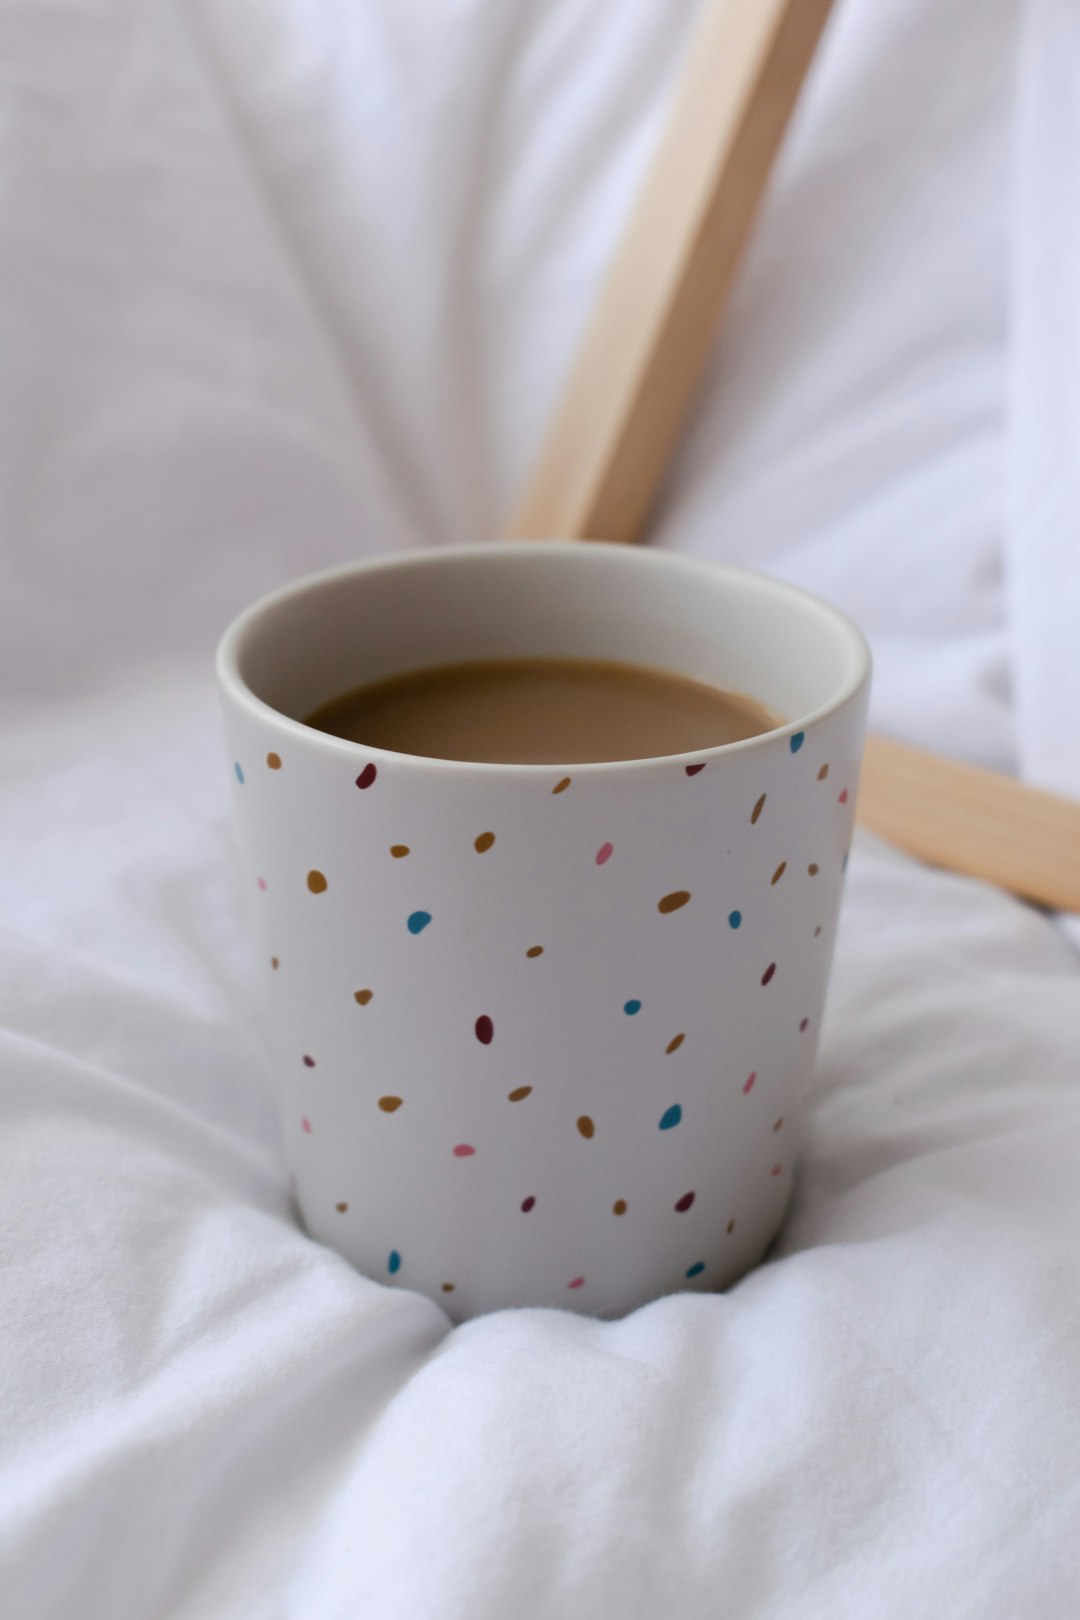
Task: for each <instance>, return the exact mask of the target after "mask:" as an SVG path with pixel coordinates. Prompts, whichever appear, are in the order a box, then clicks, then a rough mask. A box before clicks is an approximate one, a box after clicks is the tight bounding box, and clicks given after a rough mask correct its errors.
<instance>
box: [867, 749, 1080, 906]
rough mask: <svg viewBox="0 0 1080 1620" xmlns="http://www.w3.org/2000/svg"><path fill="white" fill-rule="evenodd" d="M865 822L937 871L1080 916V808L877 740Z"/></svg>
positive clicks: (869, 757)
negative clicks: (960, 875) (991, 885)
mask: <svg viewBox="0 0 1080 1620" xmlns="http://www.w3.org/2000/svg"><path fill="white" fill-rule="evenodd" d="M858 819H859V821H860V822H861V823H862V824H863V825H864V826H866V827H869V828H870V829H871V830H872V831H873V832H876V833H880V834H881V836H882V837H883V838H887V839H889V840H890V841H891V842H892V843H894V844H897V845H899V847H900V848H901V849H905V850H907V851H908V852H909V853H910V854H912V855H917V856H919V857H920V859H922V860H924V861H929V862H930V863H931V864H932V865H935V866H946V867H950V868H951V869H952V870H953V871H956V872H966V873H968V874H969V876H971V877H978V878H985V879H986V880H987V882H989V883H996V884H997V885H998V886H999V887H1000V888H1003V889H1011V890H1012V891H1013V892H1014V893H1015V894H1019V895H1023V896H1024V898H1025V899H1027V900H1035V901H1037V902H1038V903H1039V904H1040V905H1044V906H1054V907H1059V908H1060V909H1062V910H1065V911H1080V804H1078V803H1077V802H1076V801H1075V800H1072V799H1066V798H1061V797H1059V796H1058V795H1057V794H1056V793H1044V792H1042V791H1041V790H1040V789H1038V788H1032V787H1027V786H1026V785H1024V784H1023V783H1020V782H1016V781H1014V780H1013V779H1012V777H1008V776H1002V775H1000V774H999V773H998V772H996V771H986V770H980V769H979V768H978V767H976V766H974V765H963V764H960V763H959V762H958V761H957V760H951V759H943V758H942V757H941V756H940V755H938V754H930V753H927V752H925V751H924V750H923V749H921V748H912V747H910V746H908V745H907V744H906V743H898V742H893V741H892V740H891V739H889V738H887V737H877V736H874V737H871V738H870V739H869V740H868V742H867V745H866V757H865V760H864V762H863V771H862V782H861V785H860V788H859V803H858Z"/></svg>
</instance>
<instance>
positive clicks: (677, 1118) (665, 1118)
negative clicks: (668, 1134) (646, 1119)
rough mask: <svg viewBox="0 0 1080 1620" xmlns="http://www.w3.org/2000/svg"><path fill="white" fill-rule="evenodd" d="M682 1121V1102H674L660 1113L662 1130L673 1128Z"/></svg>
mask: <svg viewBox="0 0 1080 1620" xmlns="http://www.w3.org/2000/svg"><path fill="white" fill-rule="evenodd" d="M681 1123H682V1106H681V1104H680V1103H672V1105H671V1107H670V1108H665V1110H664V1112H663V1113H662V1114H661V1115H660V1129H661V1130H662V1131H670V1130H673V1129H674V1128H675V1126H676V1125H679V1124H681Z"/></svg>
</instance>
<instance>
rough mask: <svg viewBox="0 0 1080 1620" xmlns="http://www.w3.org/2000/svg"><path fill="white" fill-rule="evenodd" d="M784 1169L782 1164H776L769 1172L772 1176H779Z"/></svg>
mask: <svg viewBox="0 0 1080 1620" xmlns="http://www.w3.org/2000/svg"><path fill="white" fill-rule="evenodd" d="M783 1168H784V1167H783V1165H782V1164H774V1165H773V1167H772V1169H771V1170H770V1171H769V1174H770V1176H778V1175H779V1174H780V1173H781V1171H782V1170H783Z"/></svg>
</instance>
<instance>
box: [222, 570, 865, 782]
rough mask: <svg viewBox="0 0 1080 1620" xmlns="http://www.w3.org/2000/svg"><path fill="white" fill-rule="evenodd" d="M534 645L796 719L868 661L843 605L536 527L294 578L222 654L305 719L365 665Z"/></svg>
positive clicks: (403, 668)
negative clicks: (500, 538) (705, 689)
mask: <svg viewBox="0 0 1080 1620" xmlns="http://www.w3.org/2000/svg"><path fill="white" fill-rule="evenodd" d="M544 656H547V657H576V658H600V659H610V660H616V661H620V662H626V663H634V664H645V665H651V666H653V667H655V668H660V669H665V670H669V671H671V672H673V673H676V674H681V675H686V676H690V677H692V678H693V679H696V680H699V681H706V682H709V683H711V684H712V685H715V686H719V687H721V688H724V689H726V690H732V691H738V692H743V693H746V694H747V695H749V696H750V697H754V698H757V699H758V700H759V701H760V702H762V703H764V704H766V705H767V706H768V707H769V708H770V709H772V710H773V711H774V712H775V713H776V714H778V715H780V716H782V717H783V720H784V721H785V722H786V723H787V724H789V725H791V726H793V727H794V726H796V725H797V724H799V723H802V722H805V721H807V720H809V719H812V718H813V717H814V716H815V715H816V714H818V713H819V712H820V711H822V710H823V709H828V708H833V707H835V706H837V705H838V704H839V703H840V702H842V701H843V700H844V699H845V698H846V697H848V696H850V695H851V694H852V693H853V692H854V691H855V690H856V688H857V687H858V686H859V684H860V683H861V681H862V679H863V677H864V676H865V674H866V671H867V667H868V653H867V649H866V644H865V642H864V641H863V638H862V636H861V635H860V633H859V631H858V630H857V629H856V628H855V626H854V625H852V624H851V623H850V621H849V620H847V619H846V618H845V617H844V616H843V615H842V614H840V613H838V612H837V611H836V610H835V609H834V608H831V607H829V606H828V605H827V604H826V603H824V602H821V601H819V600H818V599H817V598H816V597H812V596H809V595H807V594H806V593H805V592H803V591H800V590H797V589H795V588H794V587H792V586H788V585H785V584H782V583H781V582H780V581H778V580H773V579H769V578H768V577H766V576H764V575H760V574H753V573H749V572H745V571H743V570H741V569H736V568H729V567H727V566H725V565H722V564H718V563H713V562H708V561H704V560H701V559H697V558H689V557H680V556H675V555H673V554H671V553H666V552H655V551H642V550H636V549H633V548H630V547H625V546H612V545H607V544H601V543H580V542H573V543H562V542H547V541H539V542H530V543H526V544H507V545H481V546H468V547H459V548H453V549H446V550H443V551H425V552H413V553H408V554H406V555H404V556H400V557H389V558H379V559H376V560H374V561H371V562H362V563H357V564H351V565H348V566H346V567H345V568H342V569H335V570H333V571H331V572H329V573H325V574H320V575H316V576H314V577H312V578H311V579H308V580H304V581H301V582H300V583H299V584H297V585H294V586H290V587H288V588H287V589H285V590H283V591H280V592H278V593H277V594H276V595H274V596H272V597H269V598H267V599H265V600H264V601H263V602H260V603H256V605H255V606H254V607H253V608H250V609H249V610H248V611H247V612H246V613H245V614H243V615H241V617H240V618H239V619H238V620H236V622H235V623H234V624H233V625H232V627H231V628H230V629H229V631H228V632H227V633H226V635H225V638H224V640H223V642H222V644H221V648H220V650H219V670H220V673H221V677H222V680H223V682H224V683H225V684H226V685H227V686H228V685H232V686H233V688H234V689H235V687H236V686H239V687H240V688H241V690H242V689H244V688H246V691H247V693H248V694H250V695H251V696H253V697H254V698H255V699H256V700H257V701H258V702H260V703H263V704H266V705H268V706H269V707H270V708H271V709H273V710H275V711H277V713H279V714H282V715H285V716H286V717H288V718H289V719H291V720H293V721H303V719H304V718H305V716H307V715H309V714H310V713H311V712H312V711H313V710H314V709H316V708H318V707H319V706H320V705H321V704H323V703H327V702H329V701H330V700H331V699H332V698H336V697H339V696H340V695H341V694H343V693H344V692H346V691H348V690H350V689H351V688H354V687H357V686H361V685H363V684H364V683H365V682H368V681H376V680H381V679H384V678H386V677H389V676H392V675H399V674H404V673H406V672H408V671H412V670H418V669H424V668H429V667H431V666H433V665H438V664H450V663H460V662H466V661H473V660H477V659H484V658H507V657H544ZM728 746H729V747H742V746H745V744H729V745H728ZM518 768H520V769H528V768H529V767H518Z"/></svg>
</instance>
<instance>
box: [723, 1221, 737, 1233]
mask: <svg viewBox="0 0 1080 1620" xmlns="http://www.w3.org/2000/svg"><path fill="white" fill-rule="evenodd" d="M724 1230H725V1231H726V1232H727V1234H728V1236H729V1237H730V1236H731V1234H732V1232H734V1230H735V1222H734V1220H730V1221H728V1223H727V1226H726V1227H725V1228H724Z"/></svg>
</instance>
